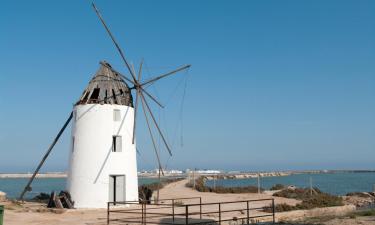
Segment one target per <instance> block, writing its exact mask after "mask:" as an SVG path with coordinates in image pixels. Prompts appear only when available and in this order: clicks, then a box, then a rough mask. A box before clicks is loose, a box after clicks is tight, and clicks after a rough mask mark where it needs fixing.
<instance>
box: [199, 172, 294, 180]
mask: <svg viewBox="0 0 375 225" xmlns="http://www.w3.org/2000/svg"><path fill="white" fill-rule="evenodd" d="M289 175H291V173H288V172H261V173H239V174H218V175H209V176H206V178H207V179H208V180H213V179H224V180H225V179H248V178H257V177H258V176H260V177H281V176H289Z"/></svg>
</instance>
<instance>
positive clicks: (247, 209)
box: [246, 201, 250, 224]
mask: <svg viewBox="0 0 375 225" xmlns="http://www.w3.org/2000/svg"><path fill="white" fill-rule="evenodd" d="M246 217H247V224H250V218H249V217H250V207H249V201H246Z"/></svg>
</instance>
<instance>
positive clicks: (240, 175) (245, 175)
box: [0, 170, 375, 179]
mask: <svg viewBox="0 0 375 225" xmlns="http://www.w3.org/2000/svg"><path fill="white" fill-rule="evenodd" d="M192 173H193V172H190V174H188V173H182V174H168V173H166V174H165V176H164V178H168V177H171V178H175V177H188V176H189V175H190V176H191V174H192ZM334 173H375V170H301V171H269V172H266V171H259V172H255V171H251V172H250V171H249V172H223V173H196V174H195V175H197V176H206V177H210V178H213V177H216V179H218V178H219V179H249V178H257V177H258V175H259V176H260V177H281V176H290V175H295V174H334ZM31 176H32V173H0V179H3V178H30V177H31ZM67 177H68V174H67V173H66V172H48V173H38V174H37V175H36V178H67ZM138 177H142V178H157V177H158V174H157V173H140V174H138ZM210 178H209V179H210Z"/></svg>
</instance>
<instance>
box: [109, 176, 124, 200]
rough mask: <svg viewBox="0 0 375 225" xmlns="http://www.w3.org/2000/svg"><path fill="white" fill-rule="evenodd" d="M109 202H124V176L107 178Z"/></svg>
mask: <svg viewBox="0 0 375 225" xmlns="http://www.w3.org/2000/svg"><path fill="white" fill-rule="evenodd" d="M109 201H110V202H124V201H125V176H124V175H110V176H109Z"/></svg>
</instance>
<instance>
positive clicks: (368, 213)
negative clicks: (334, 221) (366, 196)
mask: <svg viewBox="0 0 375 225" xmlns="http://www.w3.org/2000/svg"><path fill="white" fill-rule="evenodd" d="M348 216H349V217H350V218H356V217H360V216H375V209H368V210H361V211H357V212H352V213H350V214H349V215H348Z"/></svg>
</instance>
